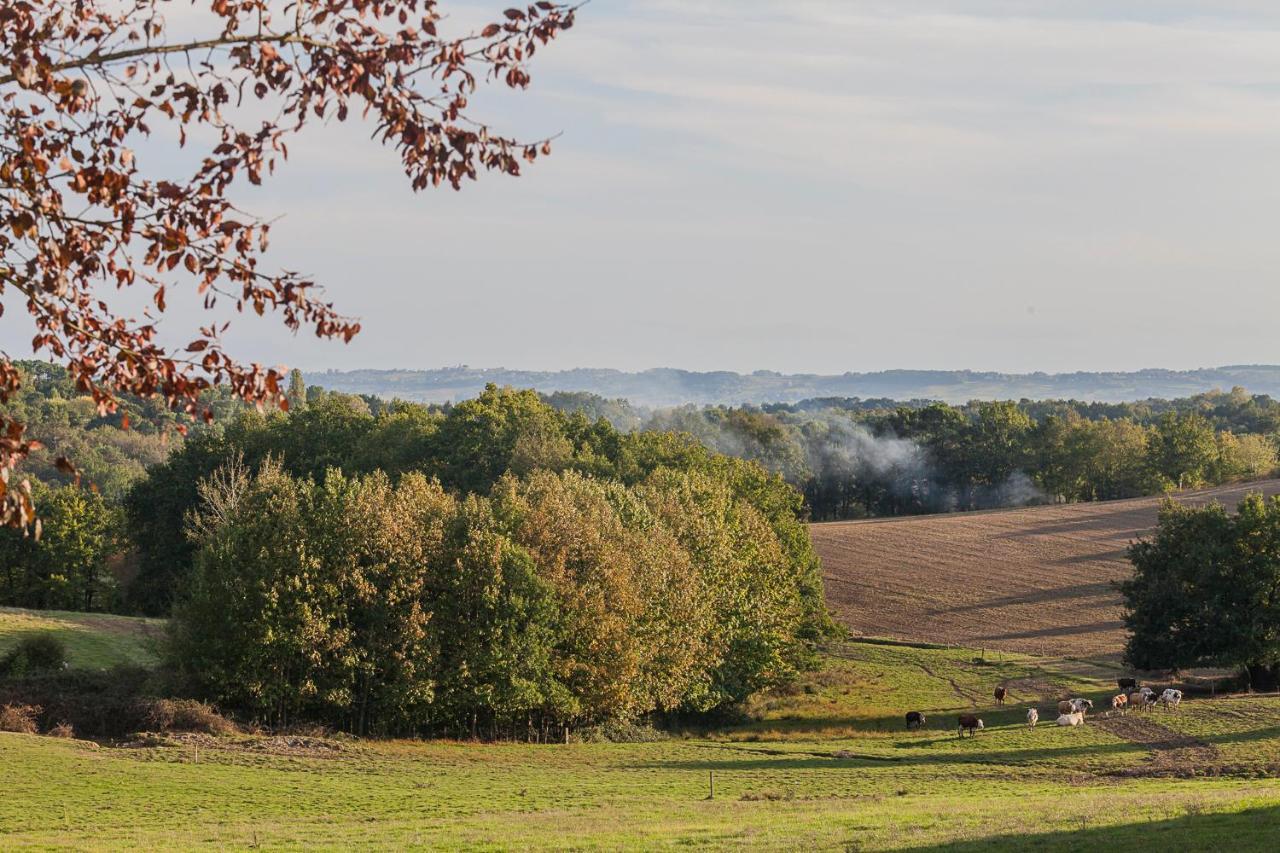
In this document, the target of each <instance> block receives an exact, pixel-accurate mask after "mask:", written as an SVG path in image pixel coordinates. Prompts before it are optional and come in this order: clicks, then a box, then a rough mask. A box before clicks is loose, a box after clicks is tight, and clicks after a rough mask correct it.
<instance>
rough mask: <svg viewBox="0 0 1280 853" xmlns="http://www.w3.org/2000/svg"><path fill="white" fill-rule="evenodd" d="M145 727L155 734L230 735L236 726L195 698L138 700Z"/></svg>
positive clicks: (211, 707) (210, 706)
mask: <svg viewBox="0 0 1280 853" xmlns="http://www.w3.org/2000/svg"><path fill="white" fill-rule="evenodd" d="M140 707H141V709H142V712H143V713H142V717H143V721H144V723H145V726H144V727H145V728H146V729H147V730H148V731H154V732H199V733H202V734H209V735H224V734H231V733H232V732H234V731H236V727H235V724H234V723H232V722H231V721H230V720H228V719H227V718H226V717H224V716H222V715H221V714H219V713H218V712H217V711H216V710H214V708H213V706H212V705H209V704H207V703H205V702H197V701H195V700H194V699H146V700H140Z"/></svg>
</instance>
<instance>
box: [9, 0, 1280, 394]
mask: <svg viewBox="0 0 1280 853" xmlns="http://www.w3.org/2000/svg"><path fill="white" fill-rule="evenodd" d="M442 5H443V6H444V7H445V9H446V10H452V11H453V13H454V16H455V17H454V19H453V20H454V23H455V24H456V25H459V26H462V25H465V24H466V23H468V22H469V21H472V20H482V19H487V18H489V17H492V12H497V11H500V10H501V8H502V6H503V4H502V3H494V2H488V0H465V2H458V0H446V2H444V3H443V4H442ZM486 12H489V14H485V13H486ZM532 72H533V85H532V87H531V88H530V89H529V90H528V91H527V92H525V93H521V94H518V95H512V94H499V93H486V94H485V95H483V96H482V97H479V98H477V99H475V106H476V108H477V109H476V113H477V114H478V115H480V116H481V117H482V118H485V119H486V120H489V121H492V122H493V123H494V124H495V125H496V126H497V127H498V128H500V129H502V130H504V131H508V132H511V133H513V134H515V135H517V136H520V137H522V138H538V137H542V136H545V135H550V134H556V133H561V134H563V135H562V136H561V137H560V138H559V139H558V140H557V142H556V146H555V153H554V155H553V156H552V157H551V158H549V159H546V160H543V161H539V163H537V164H536V165H535V166H533V167H532V168H531V169H530V170H528V171H527V173H526V175H525V176H524V177H522V178H520V179H516V180H512V179H508V178H504V177H500V176H489V177H487V178H486V177H482V178H481V181H480V182H479V183H477V184H474V185H471V186H468V187H467V188H466V189H465V190H464V191H463V192H462V193H454V192H452V191H449V190H437V191H430V192H426V193H421V194H416V195H415V194H414V193H412V192H410V191H409V189H408V188H407V182H406V180H405V179H404V176H403V174H402V173H401V171H400V169H399V167H398V161H397V158H396V156H395V154H394V152H392V151H390V150H384V149H382V148H380V147H379V146H378V145H377V144H376V143H375V142H373V141H371V140H370V139H369V128H367V127H361V126H360V125H358V124H356V125H352V126H330V127H327V128H325V129H324V130H323V132H320V133H311V134H308V135H307V136H306V137H304V138H303V139H302V140H299V141H298V142H297V143H295V144H293V145H291V159H290V161H289V163H288V165H287V166H286V167H285V169H284V170H283V172H281V173H280V174H279V175H278V176H277V178H276V179H274V180H273V181H271V182H269V183H268V184H267V186H266V187H264V188H263V189H262V190H258V191H253V192H250V193H247V194H244V195H242V196H241V198H242V199H243V201H244V205H245V206H246V207H248V208H249V209H251V210H253V211H254V212H256V213H259V214H262V215H264V216H270V217H277V216H278V217H280V219H279V221H278V222H277V224H276V226H275V231H274V239H273V243H272V250H271V252H270V253H269V255H268V258H267V260H268V262H269V263H274V264H276V265H278V266H279V267H283V268H289V269H300V270H304V271H306V272H308V273H311V274H314V275H315V276H316V277H317V278H318V280H319V281H321V282H322V283H323V284H324V285H325V286H326V290H327V294H328V296H329V297H330V298H331V299H332V301H334V302H335V303H336V304H337V305H338V307H339V308H341V309H342V310H344V311H345V312H346V313H348V314H351V315H355V316H358V317H359V318H361V320H362V322H363V325H364V332H363V333H362V334H361V335H360V336H359V337H358V338H356V340H354V341H353V342H352V343H351V344H349V345H346V346H343V345H341V344H339V343H333V342H317V341H315V340H314V339H313V338H310V337H306V336H299V337H292V336H290V335H289V334H288V333H287V332H286V331H285V330H283V328H281V327H278V326H274V325H270V324H265V323H261V322H257V321H248V320H246V321H243V322H239V323H238V324H237V325H235V326H234V327H233V329H232V331H231V332H230V333H229V334H228V342H229V343H230V344H231V345H232V351H233V352H235V353H237V354H239V355H242V356H244V357H246V358H251V359H256V360H261V361H264V362H266V363H271V364H277V363H283V364H288V365H291V366H298V367H302V368H304V369H326V368H337V369H350V368H363V367H380V368H431V367H441V366H448V365H457V364H469V365H472V366H476V367H480V366H485V367H497V366H504V367H509V368H528V369H563V368H571V367H613V368H620V369H627V370H635V369H644V368H649V367H660V366H661V367H678V368H686V369H691V370H737V371H744V372H746V371H752V370H758V369H768V370H778V371H783V372H817V373H842V372H845V371H869V370H880V369H890V368H925V369H979V370H1001V371H1009V372H1023V371H1034V370H1045V371H1051V372H1057V371H1074V370H1128V369H1138V368H1143V367H1168V368H1180V369H1181V368H1192V367H1199V366H1213V365H1221V364H1238V363H1276V362H1280V335H1278V334H1277V328H1280V324H1278V323H1277V318H1278V317H1280V287H1278V286H1277V284H1278V282H1277V270H1280V239H1277V236H1276V235H1277V224H1278V220H1280V4H1277V3H1275V2H1274V0H1267V1H1266V2H1263V0H1257V2H1252V0H1212V2H1210V0H1172V2H1156V0H1142V1H1141V2H1140V0H1105V2H1104V0H1060V1H1059V0H1044V2H1015V1H1014V0H985V2H984V0H950V1H949V2H944V0H593V2H592V3H591V4H590V5H589V6H588V7H587V8H586V9H585V10H584V11H583V12H582V13H581V15H580V17H579V21H578V25H577V26H576V27H575V28H574V29H573V30H572V31H571V32H569V33H567V34H565V36H564V37H563V38H562V39H560V40H558V41H557V42H556V43H554V44H553V45H552V46H550V47H549V48H547V49H546V50H545V51H543V52H540V54H539V56H538V57H537V60H536V61H535V63H534V65H533V67H532ZM11 316H12V314H11ZM198 320H199V317H198V314H197V313H196V312H194V311H192V312H190V313H187V314H185V315H184V314H183V312H182V310H179V311H178V312H177V313H176V314H174V315H173V316H171V317H169V318H168V319H167V320H166V321H165V322H166V325H167V326H170V327H174V326H176V327H179V328H182V329H186V328H194V325H195V324H196V322H197V321H198ZM5 325H6V326H8V325H10V324H9V321H8V320H6V321H5ZM13 337H14V336H13V334H12V333H11V331H10V330H5V331H4V332H3V334H0V340H3V342H4V343H5V345H6V348H7V349H8V351H9V352H10V353H11V354H13V351H14V349H15V347H14V346H13V345H11V340H12V338H13ZM17 337H22V336H21V335H19V336H17Z"/></svg>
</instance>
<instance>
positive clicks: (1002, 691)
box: [995, 685, 1009, 705]
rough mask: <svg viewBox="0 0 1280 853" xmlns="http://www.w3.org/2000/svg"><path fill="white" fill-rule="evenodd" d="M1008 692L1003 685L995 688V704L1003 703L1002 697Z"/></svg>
mask: <svg viewBox="0 0 1280 853" xmlns="http://www.w3.org/2000/svg"><path fill="white" fill-rule="evenodd" d="M1008 692H1009V691H1008V690H1005V688H1004V685H1001V686H999V687H997V688H996V692H995V697H996V704H997V705H1003V704H1004V697H1005V696H1006V695H1007V694H1008Z"/></svg>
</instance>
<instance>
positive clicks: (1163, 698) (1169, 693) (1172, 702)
mask: <svg viewBox="0 0 1280 853" xmlns="http://www.w3.org/2000/svg"><path fill="white" fill-rule="evenodd" d="M1181 702H1182V691H1181V690H1174V689H1173V688H1172V687H1170V688H1169V689H1168V690H1166V691H1165V692H1163V693H1161V694H1160V704H1161V705H1164V706H1165V707H1166V708H1176V707H1178V705H1179V704H1180V703H1181Z"/></svg>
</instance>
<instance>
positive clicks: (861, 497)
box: [547, 388, 1280, 521]
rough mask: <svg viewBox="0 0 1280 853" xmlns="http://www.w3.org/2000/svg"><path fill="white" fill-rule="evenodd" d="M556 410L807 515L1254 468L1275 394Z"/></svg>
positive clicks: (998, 501) (1125, 488) (921, 506)
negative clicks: (700, 453)
mask: <svg viewBox="0 0 1280 853" xmlns="http://www.w3.org/2000/svg"><path fill="white" fill-rule="evenodd" d="M547 399H548V401H549V402H550V403H551V404H552V405H554V406H557V407H559V408H562V409H564V410H566V411H573V412H582V413H585V414H587V415H588V417H593V418H595V417H603V418H607V419H609V420H610V421H611V422H613V423H616V424H618V425H619V426H620V427H622V428H625V429H636V430H642V431H645V430H663V431H676V432H681V433H686V434H689V435H692V436H694V437H696V438H697V439H698V440H699V441H700V442H701V443H703V444H704V445H706V446H707V447H709V448H712V449H713V450H715V451H717V452H719V453H724V454H729V455H733V456H738V457H741V458H744V459H750V460H752V461H755V462H758V463H760V464H761V465H762V466H764V467H765V468H766V469H768V470H770V471H773V472H776V473H778V474H779V475H781V476H782V477H783V478H784V479H785V480H786V481H787V482H788V483H790V484H792V485H793V486H794V487H795V488H796V489H797V490H799V491H800V492H801V493H802V494H803V495H804V497H805V505H806V508H807V511H808V513H809V516H810V518H811V519H812V520H814V521H831V520H842V519H853V518H873V517H880V516H895V515H911V514H924V513H934V512H948V511H957V510H972V509H988V508H995V507H1004V506H1018V505H1024V504H1032V503H1060V502H1076V501H1094V500H1112V499H1116V498H1130V497H1139V496H1143V495H1152V494H1160V493H1162V492H1165V491H1169V490H1175V489H1188V488H1195V487H1198V486H1205V485H1216V484H1219V483H1226V482H1232V481H1236V480H1242V479H1253V478H1258V477H1264V476H1267V475H1268V474H1270V473H1272V472H1273V471H1274V470H1275V469H1276V466H1277V440H1278V438H1280V402H1277V401H1276V400H1274V399H1272V398H1271V397H1268V396H1265V395H1252V394H1249V393H1248V392H1246V391H1245V390H1243V389H1241V388H1234V389H1232V390H1231V391H1230V392H1212V393H1208V394H1200V395H1197V396H1194V397H1188V398H1182V399H1178V400H1146V401H1141V402H1134V403H1084V402H1079V401H1060V400H1047V401H1039V400H1037V401H1032V400H1022V401H1019V402H1012V401H1003V402H971V403H967V404H965V405H962V406H952V405H948V404H946V403H939V402H934V401H926V400H913V401H908V402H905V403H899V402H895V401H892V400H882V399H876V400H861V399H858V398H823V399H814V400H805V401H801V402H799V403H793V404H773V405H768V406H764V407H754V406H746V407H735V408H730V407H704V408H698V407H693V406H685V407H680V408H675V409H657V410H648V409H642V408H637V407H634V406H632V405H630V404H629V403H627V402H626V401H621V400H613V401H610V400H604V399H601V398H599V397H595V396H593V395H588V394H575V393H557V394H551V395H549V396H548V397H547Z"/></svg>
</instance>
